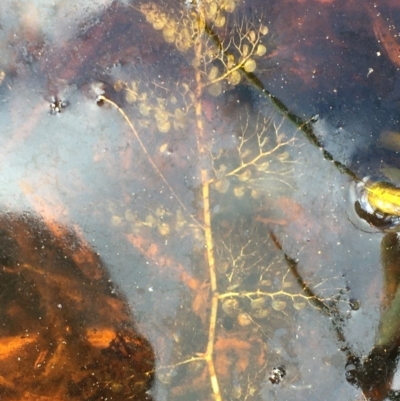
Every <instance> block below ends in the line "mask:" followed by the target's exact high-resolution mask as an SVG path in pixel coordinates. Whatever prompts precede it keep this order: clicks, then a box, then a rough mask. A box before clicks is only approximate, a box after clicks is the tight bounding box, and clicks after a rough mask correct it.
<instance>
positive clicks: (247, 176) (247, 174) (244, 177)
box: [236, 169, 251, 181]
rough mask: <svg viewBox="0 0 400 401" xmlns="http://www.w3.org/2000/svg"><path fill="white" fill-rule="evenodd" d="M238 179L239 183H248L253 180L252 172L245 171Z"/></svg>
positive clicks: (238, 175)
mask: <svg viewBox="0 0 400 401" xmlns="http://www.w3.org/2000/svg"><path fill="white" fill-rule="evenodd" d="M236 177H237V178H238V179H239V181H248V180H249V179H250V178H251V170H250V169H247V170H245V171H243V173H241V174H237V175H236Z"/></svg>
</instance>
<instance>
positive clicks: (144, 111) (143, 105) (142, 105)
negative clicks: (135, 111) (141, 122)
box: [139, 103, 151, 116]
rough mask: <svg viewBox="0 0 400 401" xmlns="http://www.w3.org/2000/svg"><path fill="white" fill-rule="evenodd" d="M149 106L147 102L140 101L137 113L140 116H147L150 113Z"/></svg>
mask: <svg viewBox="0 0 400 401" xmlns="http://www.w3.org/2000/svg"><path fill="white" fill-rule="evenodd" d="M150 110H151V107H150V106H149V105H148V104H147V103H140V105H139V113H140V114H141V115H142V116H148V115H149V114H150Z"/></svg>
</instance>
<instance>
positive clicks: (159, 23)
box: [153, 19, 165, 31]
mask: <svg viewBox="0 0 400 401" xmlns="http://www.w3.org/2000/svg"><path fill="white" fill-rule="evenodd" d="M164 26H165V22H164V21H163V20H161V19H159V20H157V21H154V22H153V28H154V29H155V30H156V31H161V29H163V28H164Z"/></svg>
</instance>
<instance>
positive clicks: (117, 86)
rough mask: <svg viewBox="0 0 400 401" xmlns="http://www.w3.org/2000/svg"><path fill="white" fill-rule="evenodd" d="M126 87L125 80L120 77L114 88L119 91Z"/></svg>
mask: <svg viewBox="0 0 400 401" xmlns="http://www.w3.org/2000/svg"><path fill="white" fill-rule="evenodd" d="M124 88H125V82H123V81H121V80H120V79H119V80H118V81H117V82H115V84H114V89H115V90H116V91H117V92H121V91H122V89H124Z"/></svg>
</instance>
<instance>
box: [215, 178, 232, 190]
mask: <svg viewBox="0 0 400 401" xmlns="http://www.w3.org/2000/svg"><path fill="white" fill-rule="evenodd" d="M215 189H216V190H217V191H218V192H219V193H221V194H224V193H225V192H226V191H227V190H228V189H229V181H228V180H227V179H222V180H219V181H217V182H216V183H215Z"/></svg>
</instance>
